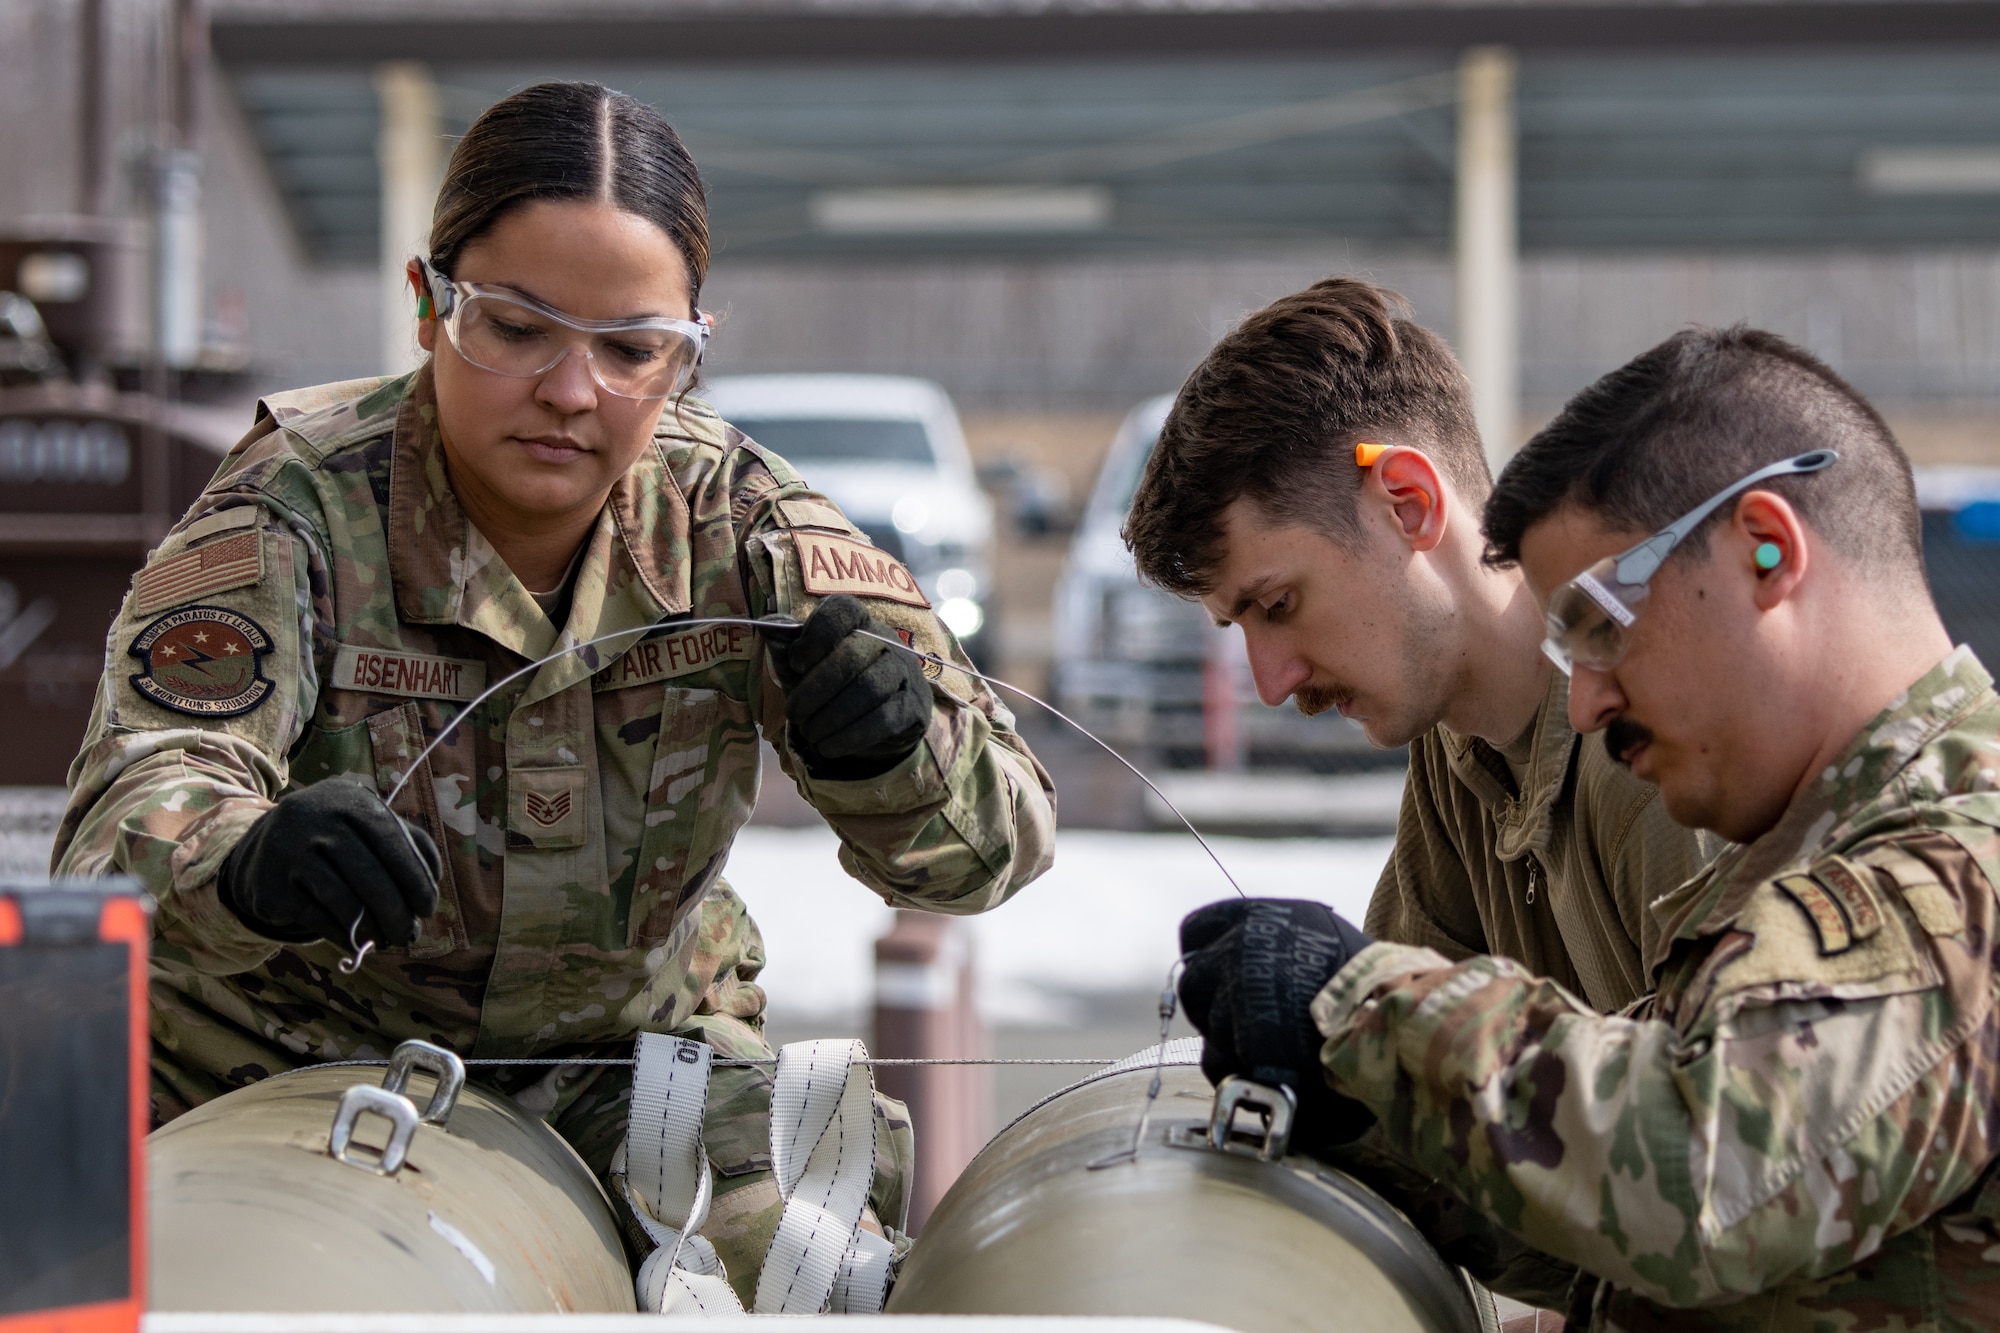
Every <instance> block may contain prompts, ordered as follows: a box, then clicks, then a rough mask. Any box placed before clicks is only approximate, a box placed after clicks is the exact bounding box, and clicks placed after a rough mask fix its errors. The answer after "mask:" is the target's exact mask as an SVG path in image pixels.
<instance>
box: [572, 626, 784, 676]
mask: <svg viewBox="0 0 2000 1333" xmlns="http://www.w3.org/2000/svg"><path fill="white" fill-rule="evenodd" d="M756 648H757V632H756V631H755V630H753V629H751V628H750V627H749V626H748V625H711V626H708V627H707V628H705V629H691V630H686V631H683V632H682V633H679V634H665V635H659V636H656V637H654V638H651V639H648V640H646V641H645V642H644V643H639V644H634V645H633V646H632V647H631V648H629V649H627V650H626V651H625V653H624V655H623V656H621V657H620V658H619V659H618V660H617V661H615V662H613V663H612V664H611V665H610V666H608V667H605V668H604V669H603V670H602V671H599V672H598V673H597V674H596V675H594V676H592V677H591V678H590V688H591V689H593V690H622V689H624V688H626V687H627V686H630V685H651V684H653V683H654V682H656V681H662V680H672V679H674V678H675V677H677V676H687V675H692V674H693V673H695V672H697V671H706V670H707V669H708V668H710V667H712V666H715V665H716V664H718V663H721V662H747V661H749V660H750V658H751V656H752V655H753V654H754V653H755V652H756Z"/></svg>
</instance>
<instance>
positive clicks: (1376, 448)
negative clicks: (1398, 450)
mask: <svg viewBox="0 0 2000 1333" xmlns="http://www.w3.org/2000/svg"><path fill="white" fill-rule="evenodd" d="M1388 451H1389V446H1388V445H1386V444H1368V443H1366V442H1363V443H1361V444H1357V445H1355V446H1354V466H1356V467H1374V466H1375V460H1376V459H1378V458H1380V457H1381V456H1382V455H1383V454H1385V453H1387V452H1388Z"/></svg>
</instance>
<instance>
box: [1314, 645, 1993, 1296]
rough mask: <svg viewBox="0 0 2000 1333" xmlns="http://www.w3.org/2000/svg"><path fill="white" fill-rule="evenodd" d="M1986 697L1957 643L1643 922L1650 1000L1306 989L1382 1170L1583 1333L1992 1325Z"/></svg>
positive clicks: (1517, 992) (1376, 950)
mask: <svg viewBox="0 0 2000 1333" xmlns="http://www.w3.org/2000/svg"><path fill="white" fill-rule="evenodd" d="M1996 774H2000V697H1996V696H1995V694H1994V692H1993V689H1992V680H1991V678H1990V677H1989V676H1988V675H1987V673H1986V672H1985V670H1984V669H1982V668H1981V666H1980V664H1979V662H1978V660H1977V659H1976V658H1974V657H1973V656H1972V654H1971V652H1970V651H1969V650H1967V649H1964V648H1960V649H1958V650H1956V651H1954V652H1953V653H1952V654H1951V655H1950V656H1949V657H1947V658H1945V659H1944V661H1943V662H1942V663H1940V664H1939V665H1938V666H1937V667H1935V668H1933V669H1932V670H1931V671H1930V672H1929V673H1928V674H1926V675H1925V676H1924V677H1923V678H1922V679H1921V680H1919V681H1917V682H1916V683H1915V684H1914V685H1912V686H1911V687H1910V689H1909V690H1908V691H1907V692H1906V693H1905V694H1904V695H1903V696H1902V697H1900V698H1898V699H1896V700H1895V701H1893V702H1892V703H1891V705H1890V706H1889V707H1888V708H1887V709H1886V710H1885V711H1884V712H1883V713H1881V714H1880V715H1879V716H1878V717H1876V718H1875V720H1874V721H1873V722H1871V723H1870V724H1869V725H1868V726H1867V727H1865V728H1864V729H1863V730H1862V731H1861V733H1860V734H1859V735H1858V736H1857V737H1856V738H1855V739H1854V741H1853V742H1852V743H1851V744H1850V745H1849V746H1848V748H1847V750H1846V751H1845V752H1844V753H1843V754H1842V755H1841V756H1840V757H1839V758H1837V759H1836V760H1835V761H1834V762H1833V763H1832V764H1830V765H1828V767H1827V768H1826V769H1825V770H1824V772H1822V773H1821V774H1820V775H1819V778H1818V780H1817V781H1816V782H1815V783H1814V784H1813V786H1812V787H1811V788H1810V789H1808V790H1807V791H1806V792H1805V793H1804V794H1803V795H1801V796H1799V797H1798V798H1797V799H1796V800H1795V801H1794V802H1793V804H1792V806H1791V807H1790V808H1789V809H1788V810H1787V811H1786V812H1785V814H1784V816H1783V817H1782V818H1781V819H1780V821H1779V822H1778V824H1777V825H1776V826H1775V827H1774V828H1773V829H1771V831H1770V832H1768V833H1766V834H1765V835H1764V836H1763V837H1761V838H1759V839H1757V840H1756V841H1755V842H1753V843H1751V844H1749V845H1748V846H1745V847H1740V848H1732V849H1730V850H1729V851H1727V852H1725V853H1724V854H1723V855H1722V856H1721V857H1720V858H1719V859H1718V860H1717V861H1716V862H1715V863H1714V864H1713V865H1712V866H1710V867H1709V868H1708V869H1707V870H1705V871H1703V872H1702V873H1701V874H1699V875H1697V876H1695V877H1694V878H1693V879H1691V880H1689V881H1688V882H1687V883H1686V884H1685V885H1683V886H1681V887H1680V888H1678V889H1675V890H1674V891H1672V892H1671V893H1669V894H1667V895H1666V896H1665V897H1663V898H1661V899H1660V900H1659V901H1657V902H1656V903H1655V904H1654V905H1653V910H1654V911H1655V913H1656V914H1657V915H1658V917H1659V923H1660V931H1661V937H1662V940H1663V944H1662V947H1661V954H1662V956H1661V957H1659V958H1657V959H1656V960H1655V964H1654V978H1655V980H1656V982H1657V990H1656V993H1655V995H1654V996H1653V997H1652V999H1651V1000H1650V1001H1649V1002H1647V1003H1646V1004H1645V1005H1644V1006H1643V1007H1641V1008H1640V1009H1639V1010H1637V1012H1636V1016H1634V1017H1630V1018H1620V1017H1607V1016H1602V1015H1599V1014H1596V1013H1594V1012H1592V1011H1591V1010H1590V1009H1589V1008H1588V1007H1586V1006H1585V1005H1584V1004H1582V1003H1581V1002H1580V1001H1578V1000H1577V999H1576V998H1575V997H1573V996H1571V995H1570V994H1568V993H1567V992H1565V991H1564V990H1563V989H1562V988H1561V987H1559V986H1557V985H1556V984H1554V983H1552V982H1549V981H1546V980H1543V979H1539V978H1536V977H1533V976H1531V975H1529V974H1528V973H1527V972H1526V971H1525V970H1523V969H1522V968H1520V967H1519V966H1518V965H1516V964H1514V963H1511V962H1507V961H1505V960H1501V959H1495V958H1489V957H1480V958H1473V959H1469V960H1467V961H1465V962H1461V963H1459V964H1458V965H1456V966H1453V965H1451V964H1449V963H1448V962H1447V961H1446V960H1445V959H1443V958H1442V957H1440V956H1439V955H1437V954H1435V953H1433V952H1431V951H1430V950H1428V949H1413V948H1408V947H1404V946H1399V945H1390V944H1378V945H1374V946H1372V947H1370V948H1369V949H1367V950H1365V951H1364V952H1362V953H1361V954H1359V955H1358V956H1357V957H1356V958H1355V959H1354V960H1353V961H1351V962H1350V963H1349V964H1348V965H1347V966H1346V967H1344V968H1343V969H1341V971H1340V972H1339V974H1338V975H1336V976H1335V977H1334V979H1333V980H1332V981H1331V982H1330V983H1329V984H1328V985H1327V987H1326V989H1324V990H1323V991H1321V993H1320V995H1319V997H1318V998H1317V999H1316V1000H1315V1002H1314V1005H1313V1017H1314V1019H1315V1020H1316V1021H1317V1022H1318V1024H1319V1026H1320V1030H1321V1032H1322V1033H1323V1034H1325V1036H1326V1039H1327V1040H1326V1045H1325V1047H1324V1049H1323V1053H1322V1054H1323V1059H1324V1062H1325V1066H1326V1069H1327V1071H1328V1076H1329V1081H1330V1082H1331V1083H1332V1084H1333V1085H1334V1086H1335V1087H1336V1088H1338V1089H1339V1090H1340V1091H1342V1092H1344V1093H1346V1094H1347V1095H1349V1096H1351V1097H1355V1098H1358V1099H1360V1100H1361V1101H1363V1102H1366V1103H1367V1104H1368V1105H1369V1106H1370V1107H1371V1108H1372V1109H1373V1110H1374V1111H1375V1112H1376V1114H1377V1115H1378V1116H1379V1117H1380V1119H1381V1124H1382V1128H1383V1132H1384V1134H1385V1135H1386V1137H1387V1138H1388V1140H1389V1141H1390V1143H1391V1145H1392V1146H1393V1148H1394V1149H1395V1150H1396V1151H1398V1152H1401V1153H1403V1154H1407V1155H1408V1156H1409V1157H1410V1158H1411V1159H1412V1160H1413V1161H1414V1162H1415V1163H1416V1164H1417V1165H1419V1166H1420V1167H1421V1168H1422V1169H1424V1170H1427V1171H1430V1172H1433V1173H1435V1174H1436V1175H1437V1177H1438V1178H1439V1179H1441V1180H1442V1181H1443V1182H1444V1183H1445V1184H1446V1185H1448V1186H1450V1187H1451V1188H1452V1189H1453V1190H1454V1191H1456V1192H1457V1193H1458V1194H1460V1195H1461V1196H1463V1197H1464V1198H1465V1199H1466V1200H1467V1201H1468V1202H1469V1203H1470V1204H1472V1205H1473V1206H1474V1207H1476V1208H1478V1209H1480V1210H1481V1211H1483V1212H1484V1213H1486V1214H1488V1215H1489V1216H1491V1217H1493V1218H1494V1219H1495V1220H1497V1221H1498V1222H1499V1223H1501V1224H1502V1225H1503V1226H1505V1227H1507V1228H1508V1229H1509V1230H1510V1231H1512V1232H1514V1233H1515V1234H1516V1235H1518V1236H1519V1237H1521V1238H1522V1239H1523V1240H1524V1241H1526V1242H1527V1243H1528V1244H1530V1245H1532V1246H1535V1247H1536V1248H1538V1249H1540V1250H1542V1251H1545V1252H1547V1253H1549V1254H1552V1255H1555V1256H1558V1257H1560V1258H1562V1259H1565V1260H1568V1261H1570V1262H1573V1263H1575V1264H1577V1265H1578V1266H1580V1267H1581V1268H1583V1269H1584V1270H1585V1271H1587V1272H1590V1273H1594V1274H1596V1275H1598V1277H1599V1278H1600V1279H1602V1282H1601V1285H1600V1286H1599V1288H1598V1291H1597V1297H1596V1303H1595V1306H1594V1309H1593V1321H1592V1322H1593V1327H1596V1328H1604V1329H1641V1328H1644V1329H1653V1328H1668V1327H1671V1328H1675V1329H1711V1330H1750V1329H1757V1330H1779V1329H1798V1330H1806V1329H1811V1330H1850V1329H1853V1330H1859V1329H1892V1328H1893V1329H1896V1330H1900V1331H1902V1333H1946V1331H1947V1330H1951V1331H1956V1330H1966V1329H1996V1328H2000V1175H1996V1172H1995V1169H1994V1161H1995V1150H1996V1147H2000V1096H1996V1094H2000V1088H1996V1082H2000V1013H1996V1007H1995V1003H1994V1001H1995V987H1996V970H1995V962H1996V956H1995V951H1996V947H2000V941H1996V938H1995V927H1996V918H2000V899H1996V896H1995V891H1994V884H1995V882H1996V879H2000V776H1996Z"/></svg>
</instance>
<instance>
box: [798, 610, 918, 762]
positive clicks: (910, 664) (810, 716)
mask: <svg viewBox="0 0 2000 1333" xmlns="http://www.w3.org/2000/svg"><path fill="white" fill-rule="evenodd" d="M875 634H879V635H881V636H882V637H883V638H887V639H893V638H895V632H894V631H893V630H890V629H888V628H887V627H885V626H884V625H883V624H881V622H879V621H877V620H876V619H875V618H874V617H872V616H870V615H869V614H868V608H867V607H865V606H863V605H862V604H861V600H860V599H859V598H858V597H850V596H848V595H847V594H846V593H836V594H834V595H833V596H831V597H829V598H827V599H826V600H825V601H823V602H821V603H820V604H819V605H818V606H816V607H814V608H813V613H812V614H811V615H810V616H807V617H806V623H805V625H804V626H803V627H802V628H801V629H800V630H799V632H798V636H797V637H796V638H795V639H793V640H792V642H791V643H790V644H789V645H784V646H779V645H777V644H773V646H772V649H771V664H772V666H773V667H774V668H775V669H776V670H777V673H778V683H779V684H781V685H783V686H784V687H785V720H786V722H787V723H788V724H789V725H788V728H787V729H788V731H789V732H790V735H791V742H792V749H793V750H794V751H796V752H797V754H798V756H799V758H801V759H803V760H804V761H805V765H806V771H807V772H808V773H810V774H811V775H812V776H813V777H816V778H830V779H833V780H835V781H852V780H854V779H858V778H873V777H880V776H881V775H882V774H884V773H887V772H888V771H889V770H890V769H892V768H894V767H895V766H896V765H898V764H900V763H902V762H903V761H904V760H905V759H907V758H909V756H910V752H911V751H913V750H915V749H916V748H917V742H919V741H921V740H922V739H923V738H924V728H925V727H926V726H928V725H929V724H930V720H931V687H930V682H929V681H927V680H925V679H924V670H923V663H922V662H920V661H918V660H917V657H916V655H915V654H914V653H909V652H905V651H904V650H903V649H901V648H895V647H891V646H890V645H889V644H887V643H884V642H883V641H882V639H878V638H873V637H871V635H875Z"/></svg>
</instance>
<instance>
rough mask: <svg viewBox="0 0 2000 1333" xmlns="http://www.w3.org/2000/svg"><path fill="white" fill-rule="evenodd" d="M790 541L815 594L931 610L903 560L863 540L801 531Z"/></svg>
mask: <svg viewBox="0 0 2000 1333" xmlns="http://www.w3.org/2000/svg"><path fill="white" fill-rule="evenodd" d="M792 541H793V543H794V544H795V545H796V546H797V548H798V553H799V574H800V575H801V577H802V578H803V579H804V582H805V589H806V591H807V592H809V593H811V594H813V596H815V597H826V596H830V595H831V594H833V593H838V592H845V593H852V594H853V595H854V596H856V597H880V598H883V599H885V600H887V601H891V602H901V603H903V604H904V605H905V606H921V607H923V608H924V609H925V610H929V609H930V604H931V602H930V598H928V597H926V596H924V590H923V589H922V588H919V587H918V586H917V581H916V579H914V578H912V577H911V575H910V571H909V570H907V569H905V568H903V565H902V562H901V561H898V560H895V559H893V558H892V557H890V556H888V555H885V554H883V553H882V552H881V551H879V550H877V549H876V548H874V547H873V546H870V545H868V544H867V543H866V542H860V541H855V540H854V539H853V538H851V537H835V536H832V535H831V534H829V533H824V532H803V531H794V532H793V533H792Z"/></svg>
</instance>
